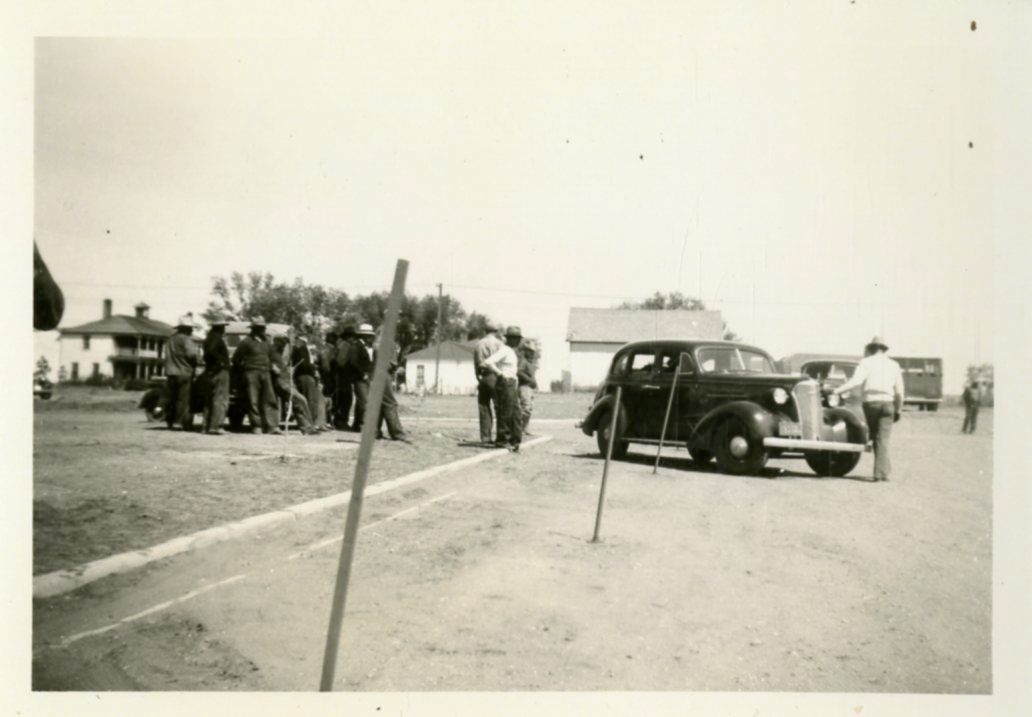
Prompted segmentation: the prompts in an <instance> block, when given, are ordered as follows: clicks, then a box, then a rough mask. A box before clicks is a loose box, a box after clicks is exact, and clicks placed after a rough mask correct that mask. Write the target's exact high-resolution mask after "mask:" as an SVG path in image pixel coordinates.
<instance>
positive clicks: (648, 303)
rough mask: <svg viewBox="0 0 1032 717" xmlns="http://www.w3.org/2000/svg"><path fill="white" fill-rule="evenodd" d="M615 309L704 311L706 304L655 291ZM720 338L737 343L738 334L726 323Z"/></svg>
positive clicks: (700, 300) (625, 302)
mask: <svg viewBox="0 0 1032 717" xmlns="http://www.w3.org/2000/svg"><path fill="white" fill-rule="evenodd" d="M616 308H618V309H641V310H651V311H656V310H659V311H705V310H706V304H705V303H703V301H702V299H696V298H695V297H693V296H685V295H684V294H682V293H681V292H680V291H671V292H670V293H667V294H664V293H663V292H661V291H657V292H656V293H655V294H653V295H652V296H650V297H649V298H647V299H644V300H642V301H624V302H622V303H621V304H620V305H619V306H617V307H616ZM722 336H723V338H724V339H725V340H727V341H737V340H739V338H740V337H739V336H738V334H736V333H735V332H734V331H732V330H731V329H729V328H728V327H727V322H726V321H725V322H724V323H723V335H722Z"/></svg>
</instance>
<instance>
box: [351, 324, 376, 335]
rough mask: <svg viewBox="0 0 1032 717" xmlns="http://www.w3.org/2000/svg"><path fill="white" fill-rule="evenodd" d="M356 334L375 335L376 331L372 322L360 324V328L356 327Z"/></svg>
mask: <svg viewBox="0 0 1032 717" xmlns="http://www.w3.org/2000/svg"><path fill="white" fill-rule="evenodd" d="M355 335H356V336H375V335H376V332H375V331H374V330H373V326H372V324H359V326H358V328H357V329H355Z"/></svg>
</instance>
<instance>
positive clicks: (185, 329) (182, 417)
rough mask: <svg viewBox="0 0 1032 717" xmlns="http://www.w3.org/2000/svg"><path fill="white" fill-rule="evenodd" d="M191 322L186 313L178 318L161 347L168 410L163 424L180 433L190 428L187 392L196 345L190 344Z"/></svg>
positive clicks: (190, 383) (189, 389)
mask: <svg viewBox="0 0 1032 717" xmlns="http://www.w3.org/2000/svg"><path fill="white" fill-rule="evenodd" d="M193 329H194V322H193V317H192V316H191V315H190V314H184V315H183V316H180V317H179V320H178V322H177V323H176V330H175V333H174V334H172V337H171V338H169V340H168V343H167V344H166V345H165V381H166V383H167V385H168V407H167V409H166V411H165V425H167V426H168V427H169V429H171V428H172V427H173V426H174V425H179V426H180V428H182V429H183V430H184V431H189V430H190V429H191V428H192V427H193V411H192V410H191V407H190V391H191V389H192V387H193V375H194V368H195V367H196V366H197V345H196V344H195V343H194V340H193V338H192V337H191V334H193Z"/></svg>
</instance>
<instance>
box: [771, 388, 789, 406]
mask: <svg viewBox="0 0 1032 717" xmlns="http://www.w3.org/2000/svg"><path fill="white" fill-rule="evenodd" d="M772 396H773V397H774V403H776V404H778V405H779V406H783V405H785V404H786V403H788V391H786V390H785V389H783V388H781V387H778V388H775V389H774V393H773V394H772Z"/></svg>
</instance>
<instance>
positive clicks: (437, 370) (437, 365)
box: [434, 284, 444, 396]
mask: <svg viewBox="0 0 1032 717" xmlns="http://www.w3.org/2000/svg"><path fill="white" fill-rule="evenodd" d="M443 320H444V284H438V285H437V327H436V330H435V331H434V342H435V343H436V344H437V355H436V357H435V358H434V395H436V396H440V395H441V322H442V321H443Z"/></svg>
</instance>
